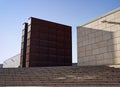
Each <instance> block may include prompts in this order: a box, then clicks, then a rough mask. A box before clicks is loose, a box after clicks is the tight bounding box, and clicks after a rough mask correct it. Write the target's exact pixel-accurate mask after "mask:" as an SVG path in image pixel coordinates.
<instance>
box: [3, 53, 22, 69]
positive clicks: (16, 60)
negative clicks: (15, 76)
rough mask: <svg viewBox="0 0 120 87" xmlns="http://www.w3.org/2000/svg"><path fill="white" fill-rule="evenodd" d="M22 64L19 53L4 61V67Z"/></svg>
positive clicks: (15, 66) (16, 66) (14, 66)
mask: <svg viewBox="0 0 120 87" xmlns="http://www.w3.org/2000/svg"><path fill="white" fill-rule="evenodd" d="M19 66H20V54H17V55H15V56H13V57H11V58H9V59H7V60H5V61H4V62H3V68H18V67H19Z"/></svg>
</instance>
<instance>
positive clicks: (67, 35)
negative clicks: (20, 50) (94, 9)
mask: <svg viewBox="0 0 120 87" xmlns="http://www.w3.org/2000/svg"><path fill="white" fill-rule="evenodd" d="M71 33H72V32H71V27H70V26H66V25H62V24H58V23H53V22H49V21H45V20H41V19H37V18H33V17H31V18H30V19H29V23H28V31H27V47H26V60H25V61H26V64H25V66H23V67H39V66H69V65H72V37H71ZM22 60H23V59H22V58H21V61H22ZM22 63H23V62H21V66H22V65H23V64H22Z"/></svg>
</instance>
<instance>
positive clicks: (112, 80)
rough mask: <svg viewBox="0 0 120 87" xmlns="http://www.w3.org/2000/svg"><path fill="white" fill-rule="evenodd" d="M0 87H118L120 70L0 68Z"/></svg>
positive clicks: (84, 67) (107, 68)
mask: <svg viewBox="0 0 120 87" xmlns="http://www.w3.org/2000/svg"><path fill="white" fill-rule="evenodd" d="M0 86H49V87H53V86H54V87H59V86H62V87H70V86H71V87H72V86H74V87H75V86H76V87H78V86H80V87H106V86H107V87H120V69H119V68H112V67H107V66H62V67H35V68H1V69H0Z"/></svg>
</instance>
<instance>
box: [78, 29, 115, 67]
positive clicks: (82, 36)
mask: <svg viewBox="0 0 120 87" xmlns="http://www.w3.org/2000/svg"><path fill="white" fill-rule="evenodd" d="M77 33H78V34H77V36H78V58H80V59H78V62H79V65H113V64H115V63H116V61H115V52H114V51H115V45H114V44H115V42H114V39H113V38H114V34H113V32H110V31H109V30H108V31H105V30H100V29H92V28H87V27H80V28H79V29H78V32H77ZM93 57H94V58H93Z"/></svg>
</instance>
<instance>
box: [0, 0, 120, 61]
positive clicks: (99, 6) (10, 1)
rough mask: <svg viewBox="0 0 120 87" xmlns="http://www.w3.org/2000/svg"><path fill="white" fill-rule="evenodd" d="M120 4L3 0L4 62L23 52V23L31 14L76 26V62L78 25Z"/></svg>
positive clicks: (0, 54)
mask: <svg viewBox="0 0 120 87" xmlns="http://www.w3.org/2000/svg"><path fill="white" fill-rule="evenodd" d="M118 7H120V0H0V63H2V62H3V61H4V60H6V59H8V58H10V57H12V56H14V55H16V54H18V53H20V48H21V33H22V24H23V23H24V22H25V21H27V19H28V18H29V17H31V16H33V17H37V18H40V19H44V20H49V21H53V22H58V23H62V24H66V25H70V26H72V44H73V45H72V47H73V48H72V49H73V62H76V61H77V38H76V36H77V35H76V26H79V25H81V24H84V23H86V22H87V21H90V20H92V19H95V18H97V17H99V16H101V15H103V14H105V13H107V12H109V11H111V10H113V9H116V8H118Z"/></svg>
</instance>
